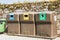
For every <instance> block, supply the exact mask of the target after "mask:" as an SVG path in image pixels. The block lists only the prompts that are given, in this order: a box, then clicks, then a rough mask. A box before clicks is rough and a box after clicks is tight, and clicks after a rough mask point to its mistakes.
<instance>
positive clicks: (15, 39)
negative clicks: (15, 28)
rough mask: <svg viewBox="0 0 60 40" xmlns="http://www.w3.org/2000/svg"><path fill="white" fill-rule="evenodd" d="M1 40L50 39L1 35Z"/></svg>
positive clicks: (57, 39)
mask: <svg viewBox="0 0 60 40" xmlns="http://www.w3.org/2000/svg"><path fill="white" fill-rule="evenodd" d="M0 40H50V39H42V38H30V37H20V36H8V35H5V34H1V35H0ZM54 40H60V38H59V37H57V38H56V39H54Z"/></svg>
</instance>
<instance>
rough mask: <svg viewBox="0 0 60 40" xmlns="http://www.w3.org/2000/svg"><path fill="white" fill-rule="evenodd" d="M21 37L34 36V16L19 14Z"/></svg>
mask: <svg viewBox="0 0 60 40" xmlns="http://www.w3.org/2000/svg"><path fill="white" fill-rule="evenodd" d="M19 17H20V24H21V35H26V36H34V35H35V22H34V14H30V13H23V14H20V16H19Z"/></svg>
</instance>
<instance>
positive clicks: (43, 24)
mask: <svg viewBox="0 0 60 40" xmlns="http://www.w3.org/2000/svg"><path fill="white" fill-rule="evenodd" d="M55 15H56V13H54V12H50V13H48V12H40V13H39V14H35V21H36V35H37V36H42V37H56V35H57V30H56V28H57V26H56V16H55Z"/></svg>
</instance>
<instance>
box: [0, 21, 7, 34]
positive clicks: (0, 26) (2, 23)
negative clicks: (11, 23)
mask: <svg viewBox="0 0 60 40" xmlns="http://www.w3.org/2000/svg"><path fill="white" fill-rule="evenodd" d="M5 24H6V21H5V20H0V33H3V32H4V31H5Z"/></svg>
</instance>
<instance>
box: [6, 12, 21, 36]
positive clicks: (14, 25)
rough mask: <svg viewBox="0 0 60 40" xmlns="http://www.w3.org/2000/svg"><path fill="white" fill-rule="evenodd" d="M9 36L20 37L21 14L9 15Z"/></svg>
mask: <svg viewBox="0 0 60 40" xmlns="http://www.w3.org/2000/svg"><path fill="white" fill-rule="evenodd" d="M6 19H7V27H8V34H10V35H20V24H19V14H13V13H10V14H8V15H7V18H6Z"/></svg>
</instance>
